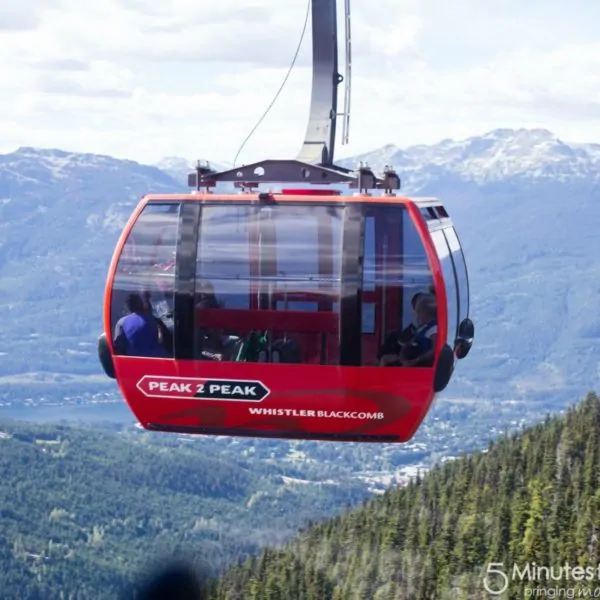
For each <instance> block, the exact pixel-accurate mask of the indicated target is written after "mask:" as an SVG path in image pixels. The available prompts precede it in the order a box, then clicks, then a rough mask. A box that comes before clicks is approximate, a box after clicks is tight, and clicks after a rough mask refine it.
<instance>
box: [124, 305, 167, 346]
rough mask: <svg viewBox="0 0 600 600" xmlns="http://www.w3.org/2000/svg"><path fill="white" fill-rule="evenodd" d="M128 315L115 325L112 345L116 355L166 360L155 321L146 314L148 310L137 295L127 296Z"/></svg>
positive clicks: (150, 315)
mask: <svg viewBox="0 0 600 600" xmlns="http://www.w3.org/2000/svg"><path fill="white" fill-rule="evenodd" d="M126 305H127V309H128V310H129V314H128V315H125V316H124V317H121V318H120V319H119V320H118V321H117V324H116V325H115V333H114V338H113V344H114V347H115V350H116V352H117V354H121V355H126V356H143V357H148V358H167V357H168V354H167V352H166V350H165V349H164V348H163V346H162V345H161V343H160V339H159V329H158V325H157V323H156V319H155V318H154V317H153V316H152V314H148V308H147V306H146V304H145V303H144V301H143V300H142V297H141V296H140V295H139V294H129V295H128V296H127V301H126Z"/></svg>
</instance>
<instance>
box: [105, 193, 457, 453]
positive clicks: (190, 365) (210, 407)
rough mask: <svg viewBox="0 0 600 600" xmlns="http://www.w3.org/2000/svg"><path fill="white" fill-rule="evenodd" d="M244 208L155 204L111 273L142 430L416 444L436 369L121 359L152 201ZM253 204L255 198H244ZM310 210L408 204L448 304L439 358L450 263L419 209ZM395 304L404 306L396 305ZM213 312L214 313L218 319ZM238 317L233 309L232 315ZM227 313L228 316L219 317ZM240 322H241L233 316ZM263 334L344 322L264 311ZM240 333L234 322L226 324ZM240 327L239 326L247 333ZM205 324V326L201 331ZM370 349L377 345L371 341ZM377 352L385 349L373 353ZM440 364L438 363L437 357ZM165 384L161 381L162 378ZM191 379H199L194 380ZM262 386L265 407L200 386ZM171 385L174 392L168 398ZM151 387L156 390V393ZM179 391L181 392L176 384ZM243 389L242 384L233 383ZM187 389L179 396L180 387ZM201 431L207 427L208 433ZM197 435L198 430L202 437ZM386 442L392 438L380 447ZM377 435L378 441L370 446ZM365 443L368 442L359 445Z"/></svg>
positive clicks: (129, 393) (128, 395) (123, 386)
mask: <svg viewBox="0 0 600 600" xmlns="http://www.w3.org/2000/svg"><path fill="white" fill-rule="evenodd" d="M194 198H197V199H199V200H201V199H206V200H217V199H221V198H222V199H223V200H225V201H227V200H229V201H231V200H237V201H239V200H240V196H239V195H231V196H227V195H220V196H218V197H217V198H213V197H212V194H210V195H202V194H198V195H191V196H182V195H161V196H149V197H146V198H144V199H142V201H141V202H140V204H139V205H138V207H137V208H136V210H135V211H134V213H133V214H132V216H131V218H130V220H129V222H128V224H127V226H126V227H125V229H124V231H123V233H122V235H121V238H120V240H119V242H118V244H117V247H116V249H115V252H114V255H113V259H112V261H111V265H110V268H109V273H108V278H107V285H106V292H105V300H104V330H105V333H106V336H107V341H108V344H109V347H110V349H111V352H112V353H113V359H114V366H115V371H116V377H117V381H118V384H119V387H120V390H121V392H122V394H123V396H124V398H125V400H126V402H127V404H128V405H129V407H130V409H131V410H132V412H133V413H134V415H135V417H136V418H137V419H138V421H139V422H140V424H141V425H142V426H143V427H145V428H148V429H158V430H160V429H163V430H170V431H180V432H183V433H210V434H215V435H219V434H223V435H236V436H250V437H282V438H288V439H295V438H297V439H323V440H330V439H334V436H340V438H342V439H343V438H344V436H346V437H347V438H348V439H351V438H353V437H354V436H356V437H357V438H359V437H360V436H365V437H362V438H361V439H360V441H389V442H406V441H408V440H410V439H411V438H412V437H413V435H414V434H415V432H416V431H417V429H418V428H419V426H420V424H421V422H422V421H423V419H424V418H425V416H426V415H427V412H428V410H429V408H430V406H431V403H432V401H433V399H434V392H433V380H434V372H435V365H434V367H433V368H424V367H420V368H406V367H402V368H382V367H378V366H377V367H368V366H363V367H340V366H327V365H319V364H314V365H313V364H303V365H302V364H300V365H297V364H268V363H266V364H265V363H245V362H236V363H231V362H218V361H184V360H173V359H149V358H136V357H126V356H115V355H114V349H113V347H112V332H111V290H112V284H113V279H114V275H115V271H116V267H117V263H118V259H119V256H120V254H121V252H122V250H123V247H124V245H125V242H126V240H127V236H128V234H129V232H130V231H131V229H132V227H133V225H134V224H135V222H136V220H137V218H138V216H139V215H140V213H141V212H142V210H143V208H144V207H145V205H146V203H147V201H148V200H149V199H157V200H158V199H162V200H177V199H179V200H188V201H189V200H193V199H194ZM242 199H244V200H245V199H246V198H242ZM298 199H299V197H298V196H294V195H290V196H287V197H286V196H281V197H278V198H277V200H278V201H284V202H285V201H289V202H297V201H298ZM302 201H308V202H316V203H318V202H324V201H326V202H336V201H337V202H340V203H352V202H357V203H360V202H369V201H370V202H373V203H377V204H402V205H405V206H406V207H407V209H408V212H409V213H410V215H411V217H412V219H413V222H414V223H415V226H416V228H417V230H418V232H419V234H420V236H421V239H422V241H423V243H424V246H425V249H426V252H427V256H428V258H429V263H430V267H431V272H432V275H433V280H434V286H435V291H436V295H437V297H438V302H439V306H440V310H439V318H438V329H439V335H438V336H437V354H438V356H439V351H440V350H441V348H442V346H443V345H444V340H445V339H446V335H445V334H446V329H447V321H448V319H447V314H446V309H445V307H446V290H445V287H444V280H443V275H442V271H441V268H440V263H439V260H438V257H437V255H436V252H435V248H434V246H433V244H432V241H431V238H430V236H429V232H428V229H427V224H426V223H425V221H424V220H423V218H422V217H421V215H420V213H419V210H418V209H417V208H416V207H415V206H414V205H413V204H412V202H411V201H410V199H407V198H395V197H394V198H391V197H381V198H379V197H378V198H371V197H364V196H350V197H348V196H342V197H340V196H333V197H332V196H327V197H322V196H307V197H305V198H302ZM390 301H392V302H394V301H396V300H395V299H394V298H390ZM209 312H212V311H206V310H205V311H204V314H205V315H208V313H209ZM227 312H229V311H224V310H222V309H220V310H217V311H214V314H212V315H211V316H210V321H211V323H212V324H213V326H215V319H219V318H224V317H225V313H227ZM232 312H233V311H232ZM219 315H221V316H220V317H219ZM230 316H231V315H230ZM260 318H261V320H265V322H264V323H257V322H254V323H253V324H252V325H253V326H254V327H261V328H262V327H264V328H265V329H268V328H275V329H279V328H281V329H282V330H285V328H286V327H289V326H290V324H288V323H286V322H285V321H287V320H288V319H296V320H295V321H294V322H293V324H294V325H296V327H297V326H298V324H299V323H300V321H302V323H300V324H301V328H302V329H304V330H305V331H306V332H307V333H308V332H309V331H313V330H314V331H317V332H324V333H325V332H328V331H330V332H332V333H333V332H336V331H337V327H338V324H337V323H336V322H335V321H333V320H332V315H331V313H323V314H322V315H319V314H318V313H307V314H306V315H303V314H301V313H293V312H288V313H283V312H275V311H273V314H272V315H271V314H269V312H268V311H262V314H261V317H260ZM226 324H227V325H229V326H231V325H232V322H231V321H229V322H227V323H225V322H224V323H222V325H223V326H225V325H226ZM240 325H241V323H236V324H235V326H236V327H238V326H240ZM197 326H198V325H197ZM365 342H366V344H367V346H368V345H371V340H370V339H368V340H367V339H366V340H365ZM372 350H373V352H375V350H376V348H372ZM436 364H437V359H436ZM153 377H154V378H155V379H152V378H153ZM182 378H193V379H196V380H197V381H190V380H187V379H182ZM233 379H235V380H243V381H260V382H261V383H262V384H263V385H264V386H265V387H266V388H268V390H269V393H268V395H267V396H266V397H265V398H264V399H262V400H261V401H243V400H231V399H229V400H227V399H203V398H194V397H193V391H191V390H193V389H194V385H200V384H202V383H203V382H205V381H206V380H220V381H223V380H233ZM160 382H163V383H164V382H167V383H168V384H169V385H168V386H166V388H168V387H172V389H173V391H164V388H165V385H163V386H162V388H163V391H161V387H160V385H159V384H160ZM150 383H153V384H154V389H152V390H150ZM170 384H178V385H177V386H171V385H170ZM232 385H234V384H232ZM177 387H179V388H181V389H180V391H176V388H177ZM199 428H206V430H204V431H203V430H200V429H199ZM194 430H196V431H194ZM380 436H383V437H384V439H383V440H381V439H377V438H378V437H380ZM369 437H372V438H373V439H372V440H369ZM357 441H359V440H358V439H357Z"/></svg>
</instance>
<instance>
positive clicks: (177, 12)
mask: <svg viewBox="0 0 600 600" xmlns="http://www.w3.org/2000/svg"><path fill="white" fill-rule="evenodd" d="M351 4H352V7H351V8H352V104H351V111H350V115H351V118H350V143H349V144H348V145H342V144H341V143H340V139H341V136H340V135H339V133H341V131H340V130H341V120H340V121H339V124H338V132H339V133H338V143H337V146H336V156H337V157H338V158H342V157H346V156H351V155H355V154H358V153H362V152H368V151H370V150H374V149H376V148H379V147H381V146H383V145H386V144H395V145H397V146H399V147H406V146H410V145H414V144H430V143H436V142H438V141H440V140H442V139H445V138H454V139H463V138H466V137H470V136H475V135H480V134H483V133H485V132H487V131H490V130H492V129H496V128H499V127H543V128H547V129H550V130H551V131H553V132H554V133H555V134H556V135H558V136H559V137H560V138H561V139H564V140H567V141H574V142H600V36H598V34H597V23H598V22H600V2H597V1H596V0H570V1H569V2H564V1H562V0H528V2H523V1H522V0H494V2H483V1H482V0H453V1H452V2H448V1H447V0H352V2H351ZM306 11H307V0H285V2H281V1H280V0H243V1H242V0H219V2H214V3H213V2H208V1H206V0H194V1H191V0H170V1H169V2H159V1H158V0H102V2H81V1H80V0H18V1H13V0H0V45H1V48H2V50H1V51H0V69H1V71H0V72H1V73H2V83H1V84H0V153H8V152H12V151H14V150H15V149H16V148H18V147H20V146H34V147H44V148H60V149H64V150H69V151H76V152H92V153H99V154H109V155H112V156H115V157H118V158H129V159H133V160H138V161H140V162H145V163H154V162H156V161H158V160H160V159H161V158H163V157H166V156H181V157H185V158H187V159H190V160H195V159H209V160H213V161H217V162H221V163H226V164H231V163H232V162H233V161H234V158H235V156H236V153H237V152H238V150H239V148H240V145H241V144H242V142H243V141H244V139H245V138H246V136H247V135H248V133H250V131H251V129H252V128H253V127H254V125H255V124H256V122H257V121H258V119H259V118H260V117H261V115H262V114H263V112H264V111H265V109H266V108H267V106H268V105H269V103H270V102H271V101H272V99H273V97H274V95H275V93H276V91H277V89H278V88H279V86H280V85H281V82H282V80H283V78H284V76H285V74H286V72H287V70H288V68H289V65H290V62H291V60H292V58H293V55H294V52H295V50H296V46H297V44H298V41H299V39H300V34H301V30H302V26H303V23H304V18H305V15H306ZM338 18H339V27H340V34H341V35H340V70H341V71H342V72H343V67H344V51H343V1H342V0H338ZM310 61H311V35H310V20H309V27H308V31H307V35H306V36H305V37H304V40H303V45H302V49H301V52H300V56H299V58H298V61H297V63H296V66H295V68H294V70H293V71H292V74H291V76H290V78H289V80H288V81H287V84H286V86H285V87H284V90H283V92H282V93H281V95H280V96H279V98H278V100H277V102H276V103H275V105H274V106H273V108H272V110H271V111H270V112H269V114H268V116H267V117H266V119H265V120H264V121H263V123H262V125H261V126H260V127H259V128H258V130H257V131H256V132H255V133H254V134H253V136H252V137H251V138H250V140H249V141H248V142H247V143H246V145H245V146H244V148H243V150H242V152H241V153H240V155H239V157H238V160H237V164H243V163H249V162H252V161H255V160H261V159H263V158H294V157H295V156H296V154H297V152H298V151H299V149H300V147H301V144H302V141H303V138H304V133H305V129H306V121H307V118H308V111H309V103H310V84H311V63H310ZM342 100H343V84H342V86H340V105H339V109H340V111H341V109H342Z"/></svg>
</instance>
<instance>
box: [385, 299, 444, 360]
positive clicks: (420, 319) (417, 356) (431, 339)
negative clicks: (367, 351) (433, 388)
mask: <svg viewBox="0 0 600 600" xmlns="http://www.w3.org/2000/svg"><path fill="white" fill-rule="evenodd" d="M417 296H418V297H415V298H413V300H415V303H414V307H413V311H414V314H415V317H416V324H417V327H416V329H415V331H414V333H413V336H412V338H411V339H410V340H407V341H406V342H403V343H401V342H400V341H397V342H396V347H395V348H391V347H387V348H386V347H384V348H382V356H381V357H380V365H381V366H383V367H390V366H404V367H416V366H431V365H433V361H434V357H435V344H436V339H437V300H436V298H435V296H433V295H432V294H417ZM403 333H404V332H403ZM392 350H395V352H392Z"/></svg>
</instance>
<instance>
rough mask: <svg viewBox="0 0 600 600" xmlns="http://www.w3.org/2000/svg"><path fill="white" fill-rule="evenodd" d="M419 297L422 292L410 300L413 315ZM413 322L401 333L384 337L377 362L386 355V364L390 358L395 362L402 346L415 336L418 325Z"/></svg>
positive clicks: (396, 332)
mask: <svg viewBox="0 0 600 600" xmlns="http://www.w3.org/2000/svg"><path fill="white" fill-rule="evenodd" d="M421 296H423V292H417V293H416V294H415V295H414V296H413V297H412V298H411V300H410V304H411V307H412V310H413V314H416V313H415V308H416V306H417V301H418V300H419V298H420V297H421ZM415 322H416V317H415V321H413V322H411V323H410V324H409V325H408V327H405V328H404V329H403V330H402V331H392V332H391V333H389V334H388V335H387V336H386V338H385V340H384V342H383V345H382V346H381V348H380V349H379V353H378V355H377V360H379V361H381V360H382V359H383V357H384V356H386V355H387V356H388V358H387V359H386V362H389V361H390V360H392V358H391V357H392V356H393V357H394V359H395V361H396V362H397V361H398V358H399V356H400V352H401V351H402V347H403V346H404V344H407V343H409V342H410V341H411V340H412V339H413V338H414V337H415V335H416V333H417V328H418V325H415ZM381 366H384V365H381Z"/></svg>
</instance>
